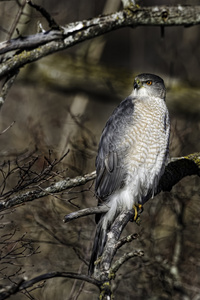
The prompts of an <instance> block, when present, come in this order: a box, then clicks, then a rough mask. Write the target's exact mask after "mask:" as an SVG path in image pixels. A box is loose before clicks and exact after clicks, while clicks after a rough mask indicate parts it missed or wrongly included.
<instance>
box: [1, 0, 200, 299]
mask: <svg viewBox="0 0 200 300" xmlns="http://www.w3.org/2000/svg"><path fill="white" fill-rule="evenodd" d="M35 3H37V4H39V5H41V6H43V7H44V8H45V9H46V10H47V11H48V12H49V13H50V14H51V15H52V16H53V17H54V18H55V20H56V21H57V23H58V24H60V25H65V24H67V23H69V22H74V21H78V20H84V19H88V18H93V17H95V16H97V15H99V14H102V13H110V12H114V11H116V10H118V9H120V8H121V4H120V1H102V0H101V1H92V0H87V1H85V0H74V1H56V2H55V1H47V0H46V1H36V0H35ZM177 3H179V2H178V1H141V3H140V4H141V5H142V6H145V5H161V4H168V5H174V4H177ZM108 4H109V5H110V8H108ZM181 4H189V5H198V4H199V1H181ZM18 12H19V6H18V5H17V3H16V2H15V1H1V2H0V29H1V30H0V40H1V41H4V40H6V39H8V38H9V36H10V33H11V31H12V28H13V27H15V26H13V24H15V18H16V16H17V14H18ZM38 22H40V23H41V24H42V26H43V27H44V28H45V29H46V30H47V29H48V25H47V22H46V21H45V20H44V18H43V17H42V16H41V15H40V14H39V13H38V12H36V11H35V10H34V9H31V8H30V7H28V6H26V7H25V9H24V15H22V17H21V19H20V21H19V22H18V25H17V28H18V30H19V32H20V33H21V34H22V35H26V34H34V33H36V32H37V23H38ZM16 36H17V34H16V31H15V30H14V32H13V35H12V37H16ZM199 38H200V27H199V26H193V27H189V28H184V27H183V26H180V27H169V28H168V27H167V28H165V30H164V36H162V35H161V28H160V27H152V26H147V27H138V28H123V29H119V30H116V31H113V32H110V33H108V34H106V35H104V36H101V37H98V38H95V39H93V40H90V41H86V42H83V43H80V44H78V45H76V46H74V47H72V48H69V49H67V50H65V51H62V52H59V53H56V54H53V55H51V56H48V57H46V58H44V59H41V60H39V61H38V62H36V63H33V64H30V65H27V66H26V67H24V68H23V69H22V70H21V71H20V74H19V76H18V77H17V79H16V82H15V84H14V86H13V87H12V89H11V90H10V92H9V94H8V96H7V99H6V102H5V104H4V106H3V108H2V110H1V112H0V131H3V130H4V129H5V128H7V127H8V126H9V125H10V124H11V123H12V122H13V121H15V124H14V125H13V126H12V127H11V128H10V129H9V130H8V131H6V133H4V134H2V135H0V159H1V161H2V162H3V161H5V160H9V159H10V160H14V159H15V158H16V157H18V156H19V155H21V154H22V153H24V152H26V151H36V153H37V155H39V157H41V164H42V157H43V156H44V155H48V154H49V150H50V151H51V153H52V154H51V155H52V156H53V157H54V158H59V157H61V155H62V154H63V153H65V152H66V151H67V150H68V149H70V152H69V154H68V155H67V157H66V158H65V160H64V161H63V163H62V166H60V168H62V169H63V170H64V171H63V173H62V175H63V176H68V177H70V176H71V177H73V176H76V175H83V174H86V173H89V172H91V171H93V170H94V162H95V156H96V151H97V145H98V141H99V137H100V134H101V131H102V129H103V127H104V125H105V122H106V120H107V118H108V117H109V115H110V114H111V112H112V110H113V109H114V107H115V106H116V105H117V104H118V103H119V102H120V101H121V100H123V98H124V97H126V96H128V95H129V94H130V93H131V90H132V83H133V80H134V77H135V75H137V74H139V73H143V72H150V73H155V74H157V75H159V76H161V77H162V78H163V79H164V81H165V84H166V87H167V105H168V108H169V111H170V118H171V140H170V156H171V157H174V156H183V155H187V154H189V153H193V152H197V151H199V149H200V143H199V130H200V122H199V116H200V99H199V98H200V89H199V85H200V76H199V70H200V42H199ZM37 167H38V169H39V168H40V164H39V163H38V166H37ZM9 187H12V182H11V183H10V186H8V187H7V188H9ZM93 192H94V186H93V185H92V184H91V183H89V184H87V185H86V186H84V187H81V188H76V189H72V190H70V191H67V192H66V193H63V194H62V195H59V196H58V197H54V196H49V197H47V198H44V199H39V200H36V201H34V202H32V203H28V204H26V205H23V206H20V207H18V208H16V209H15V210H14V211H12V212H11V213H9V214H8V216H6V217H4V220H6V226H4V227H3V229H2V236H3V235H4V234H5V233H8V232H11V231H13V230H17V232H16V233H15V236H14V237H13V239H16V238H17V237H20V236H22V235H23V234H24V233H26V235H25V239H26V240H27V241H31V243H32V245H33V247H37V246H39V247H40V248H39V251H40V253H38V254H35V255H31V256H30V257H26V258H23V259H21V260H20V259H19V260H17V261H16V260H15V262H16V264H18V265H20V266H21V269H22V271H25V273H22V275H21V276H24V275H25V276H27V277H28V279H31V278H32V277H34V276H37V275H40V274H42V273H46V272H50V271H53V270H59V271H73V272H80V273H84V274H85V273H86V272H87V265H86V262H87V261H89V257H90V253H91V247H92V243H93V236H94V232H95V222H94V218H93V217H87V218H86V217H85V218H82V219H79V220H76V221H74V222H72V223H69V224H63V222H62V219H63V216H64V215H65V214H67V213H69V212H72V211H75V210H77V209H78V208H85V207H89V206H95V205H96V200H95V197H94V194H93ZM199 192H200V190H199V179H198V178H197V177H192V178H185V179H184V180H182V182H180V183H179V184H177V185H176V186H175V187H174V188H173V190H172V191H171V192H170V193H163V194H161V195H159V196H157V197H155V198H154V199H151V200H150V201H149V202H148V203H147V204H146V205H145V207H144V212H143V214H142V216H141V220H142V223H141V225H140V226H137V225H136V224H132V223H131V224H128V226H127V228H126V230H125V232H124V234H128V233H134V232H136V233H139V236H140V237H139V238H138V239H137V241H134V242H132V244H131V245H128V246H126V247H124V248H123V249H122V250H121V252H120V253H119V255H121V254H122V253H123V252H124V251H128V250H133V249H142V250H143V251H144V253H145V256H144V259H139V258H136V259H132V260H130V261H129V262H127V263H126V264H125V265H124V266H123V267H122V268H121V269H120V271H119V273H118V276H117V277H116V280H115V284H114V290H115V295H116V299H127V300H128V299H138V300H139V299H183V295H182V294H181V292H180V291H177V290H175V289H173V288H172V286H173V284H172V283H171V282H170V278H173V277H172V275H171V273H170V271H169V269H170V267H171V266H172V265H173V264H174V262H175V255H176V247H177V245H179V246H180V253H179V255H178V261H177V263H176V267H177V270H178V275H179V276H180V282H181V286H182V287H184V288H185V289H186V291H187V293H188V295H189V298H188V299H196V300H197V299H199V298H198V297H199V296H198V295H199V294H200V289H199V283H200V269H199V267H200V260H199V257H200V253H199V249H200V239H199V229H200V221H199V220H200V219H199V213H200V205H199ZM77 206H78V207H77ZM177 237H180V242H177V239H178V238H177ZM2 268H3V267H2ZM12 272H16V271H15V266H13V264H7V265H6V270H4V271H1V274H4V275H5V273H6V275H7V276H8V275H9V274H10V273H12ZM18 277H20V276H19V274H18V273H17V274H16V276H15V277H14V278H15V279H16V278H18ZM172 280H173V279H172ZM8 282H9V281H8ZM5 283H7V281H6V279H5V276H3V275H2V278H1V281H0V284H5ZM31 295H32V297H34V299H39V300H43V299H49V300H50V299H59V300H62V299H63V300H64V299H80V300H81V299H96V298H97V295H98V290H97V289H95V288H94V287H93V286H91V285H89V284H82V283H81V282H78V281H74V280H67V279H59V278H58V279H51V280H48V281H47V282H46V284H45V285H44V287H41V288H38V289H36V290H34V291H33V292H32V293H31ZM12 299H26V296H25V295H16V296H13V297H12ZM185 299H187V298H185Z"/></svg>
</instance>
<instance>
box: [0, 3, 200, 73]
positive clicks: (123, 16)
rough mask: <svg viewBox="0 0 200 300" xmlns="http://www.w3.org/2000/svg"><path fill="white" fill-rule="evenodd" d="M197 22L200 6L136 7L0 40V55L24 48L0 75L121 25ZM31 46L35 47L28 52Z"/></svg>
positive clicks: (186, 24)
mask: <svg viewBox="0 0 200 300" xmlns="http://www.w3.org/2000/svg"><path fill="white" fill-rule="evenodd" d="M197 24H200V6H182V5H177V6H152V7H138V6H136V7H134V8H128V9H124V10H122V11H119V12H116V13H113V14H109V15H105V16H100V17H97V18H93V19H91V20H85V21H80V22H74V23H70V24H68V25H66V26H60V28H61V31H60V30H52V31H47V32H45V33H38V34H36V35H32V36H29V37H23V38H22V37H20V38H18V39H14V40H10V41H6V42H3V43H1V44H0V54H2V53H6V52H8V51H11V50H17V49H18V50H19V49H21V50H26V51H24V52H22V53H20V54H16V55H14V56H13V57H11V58H10V59H8V60H7V61H5V62H3V63H1V64H0V78H1V77H3V76H5V75H6V74H8V72H11V71H12V70H15V69H16V68H21V67H22V66H24V65H25V64H27V63H30V62H33V61H36V60H38V59H40V58H41V57H44V56H46V55H49V54H52V53H54V52H56V51H60V50H63V49H66V48H68V47H71V46H73V45H75V44H77V43H80V42H82V41H85V40H88V39H91V38H94V37H96V36H99V35H102V34H105V33H107V32H110V31H112V30H116V29H119V28H122V27H129V26H133V27H136V26H146V25H151V26H193V25H197ZM44 44H45V45H44ZM41 45H43V46H41ZM39 46H40V47H39ZM38 47H39V48H38ZM30 48H31V49H32V48H35V49H33V50H30V51H27V49H30Z"/></svg>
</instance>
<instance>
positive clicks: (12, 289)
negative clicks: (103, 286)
mask: <svg viewBox="0 0 200 300" xmlns="http://www.w3.org/2000/svg"><path fill="white" fill-rule="evenodd" d="M55 277H65V278H74V279H79V280H83V281H86V282H89V283H91V284H94V285H96V286H98V287H99V286H100V282H99V281H98V280H96V279H94V278H91V277H88V276H86V275H82V274H76V273H70V272H50V273H46V274H42V275H40V276H37V277H34V278H33V279H31V280H20V281H19V283H18V284H14V285H12V286H6V287H4V288H3V289H1V293H0V300H4V299H7V298H9V297H10V296H11V295H13V294H16V293H17V292H19V291H22V290H24V289H27V288H29V287H31V286H33V285H34V284H36V283H38V282H40V281H44V280H47V279H50V278H55Z"/></svg>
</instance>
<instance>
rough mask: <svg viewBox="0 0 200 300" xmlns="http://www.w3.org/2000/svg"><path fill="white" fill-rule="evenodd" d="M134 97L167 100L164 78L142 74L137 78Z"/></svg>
mask: <svg viewBox="0 0 200 300" xmlns="http://www.w3.org/2000/svg"><path fill="white" fill-rule="evenodd" d="M133 95H134V96H135V97H139V96H143V97H145V96H148V97H159V98H161V99H163V100H165V95H166V89H165V84H164V81H163V80H162V78H160V77H159V76H157V75H153V74H146V73H144V74H140V75H138V76H136V77H135V80H134V90H133Z"/></svg>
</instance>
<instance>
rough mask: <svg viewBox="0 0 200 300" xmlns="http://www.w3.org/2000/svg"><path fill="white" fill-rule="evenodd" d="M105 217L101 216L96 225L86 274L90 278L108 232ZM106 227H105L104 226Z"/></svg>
mask: <svg viewBox="0 0 200 300" xmlns="http://www.w3.org/2000/svg"><path fill="white" fill-rule="evenodd" d="M105 218H106V215H103V216H102V217H101V219H100V221H99V222H98V224H97V229H96V234H95V238H94V244H93V249H92V255H91V258H90V263H89V268H88V274H89V275H90V276H91V275H92V274H93V272H94V267H95V265H94V263H95V261H96V260H97V258H98V257H99V256H101V255H102V253H103V248H104V246H105V243H106V240H107V233H108V231H109V228H108V224H107V222H105ZM105 225H106V226H105Z"/></svg>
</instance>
